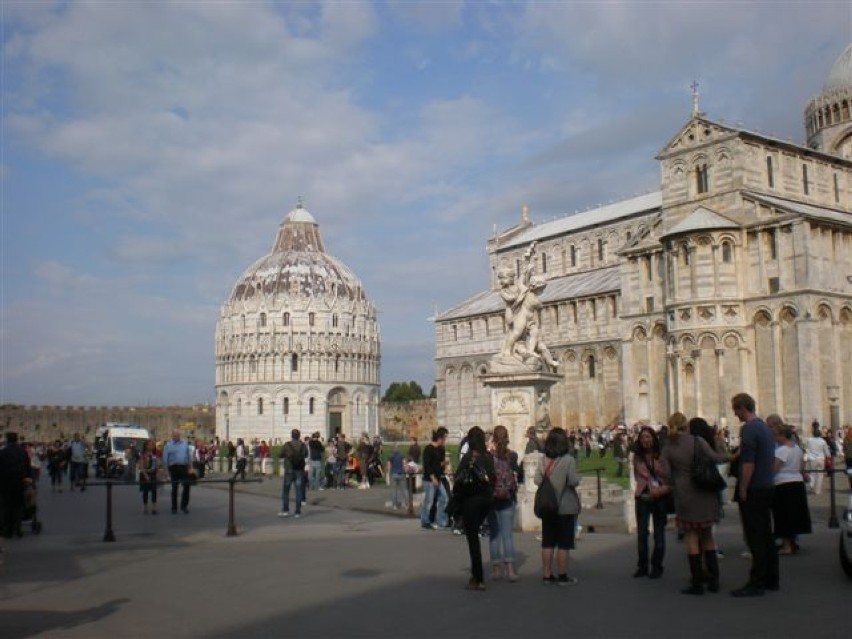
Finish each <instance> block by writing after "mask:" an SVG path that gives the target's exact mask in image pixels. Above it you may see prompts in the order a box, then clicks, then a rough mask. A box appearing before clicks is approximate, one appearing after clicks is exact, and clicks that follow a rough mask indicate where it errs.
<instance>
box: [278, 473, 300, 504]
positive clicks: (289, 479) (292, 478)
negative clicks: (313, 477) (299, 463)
mask: <svg viewBox="0 0 852 639" xmlns="http://www.w3.org/2000/svg"><path fill="white" fill-rule="evenodd" d="M304 478H305V473H304V471H301V470H295V471H294V470H286V471H284V484H283V485H282V487H281V510H282V511H284V512H285V513H287V512H290V486H292V485H293V484H295V485H296V514H297V515H299V514H301V512H302V484H303V480H304Z"/></svg>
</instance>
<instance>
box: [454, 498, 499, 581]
mask: <svg viewBox="0 0 852 639" xmlns="http://www.w3.org/2000/svg"><path fill="white" fill-rule="evenodd" d="M492 506H493V501H492V500H491V499H489V498H487V497H468V498H467V499H465V500H464V504H463V505H462V522H463V525H464V535H465V537H467V549H468V551H470V575H471V578H472V579H473V580H474V581H485V577H484V576H483V574H482V549H481V548H480V544H479V527H480V526H482V522H483V521H485V517H486V516H487V515H488V511H489V510H491V508H492Z"/></svg>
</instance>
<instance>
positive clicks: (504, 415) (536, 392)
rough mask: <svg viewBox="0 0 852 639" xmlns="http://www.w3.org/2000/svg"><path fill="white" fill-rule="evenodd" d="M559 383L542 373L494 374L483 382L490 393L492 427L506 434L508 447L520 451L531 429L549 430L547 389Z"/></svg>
mask: <svg viewBox="0 0 852 639" xmlns="http://www.w3.org/2000/svg"><path fill="white" fill-rule="evenodd" d="M561 379H562V376H561V375H558V374H556V373H545V372H541V371H530V372H523V371H522V372H511V373H493V374H491V375H485V376H484V377H483V378H482V381H483V383H484V384H485V386H486V387H488V388H490V389H491V427H492V428H493V427H494V426H497V425H498V424H502V425H503V426H505V427H506V428H507V429H508V431H509V447H510V448H511V449H512V450H516V451H518V452H520V451H523V450H524V448H525V447H526V443H527V437H526V433H527V429H528V428H529V427H530V426H537V427H539V428H549V426H550V388H551V387H552V386H553V385H554V384H556V383H557V382H558V381H560V380H561Z"/></svg>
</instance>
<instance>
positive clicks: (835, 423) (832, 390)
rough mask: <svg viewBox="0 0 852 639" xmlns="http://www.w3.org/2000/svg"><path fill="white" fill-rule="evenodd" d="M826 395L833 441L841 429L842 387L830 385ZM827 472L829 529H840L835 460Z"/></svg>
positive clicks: (827, 468) (827, 387) (826, 388)
mask: <svg viewBox="0 0 852 639" xmlns="http://www.w3.org/2000/svg"><path fill="white" fill-rule="evenodd" d="M825 390H826V394H827V395H828V402H829V406H828V409H829V416H830V424H831V438H832V440H834V441H836V440H837V429H838V428H840V406H839V405H838V403H837V400H839V399H840V387H839V386H834V385H828V386H826V387H825ZM826 471H827V472H828V473H829V475H828V486H829V491H830V492H831V494H830V497H831V509H830V511H829V515H828V527H829V528H839V527H840V523H839V522H838V521H837V503H836V500H835V495H834V458H832V460H831V465H830V466H828V465H827V466H826Z"/></svg>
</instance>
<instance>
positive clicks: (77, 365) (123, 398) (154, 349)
mask: <svg viewBox="0 0 852 639" xmlns="http://www.w3.org/2000/svg"><path fill="white" fill-rule="evenodd" d="M0 22H2V47H3V49H2V121H1V122H0V124H1V125H2V138H0V403H20V404H60V405H149V404H150V405H163V404H194V403H204V402H211V403H212V402H213V401H214V398H215V391H214V372H215V358H214V333H215V328H216V319H217V315H218V313H219V309H220V306H221V304H222V303H223V302H224V301H225V299H226V298H227V297H228V295H229V293H230V290H231V288H232V286H233V285H234V283H235V282H236V280H237V279H238V277H239V275H240V274H241V273H242V271H243V270H244V269H245V268H247V267H248V266H249V265H250V264H251V263H252V262H253V261H254V260H256V259H257V258H259V257H261V256H263V255H265V254H267V253H268V252H269V251H270V249H271V247H272V242H273V240H274V239H275V234H276V231H277V228H278V225H279V224H280V222H281V221H282V220H283V217H284V216H285V215H286V214H287V212H288V211H290V210H291V209H292V208H294V206H295V205H296V202H297V200H298V198H299V197H302V198H303V200H304V205H305V208H307V209H308V210H309V211H310V212H311V213H312V214H313V216H314V217H315V218H316V219H317V221H318V223H319V224H320V229H321V232H322V234H323V239H324V240H325V244H326V249H327V251H328V252H329V253H331V254H333V255H335V256H336V257H338V258H340V259H341V260H342V261H343V262H344V263H346V264H347V265H348V266H349V267H350V268H351V269H352V270H353V271H354V272H355V273H356V274H357V275H358V276H359V277H360V278H361V280H362V282H363V284H364V287H365V289H366V292H367V295H368V296H369V297H371V298H372V299H373V300H374V302H375V304H376V306H377V308H378V311H379V322H380V326H381V333H382V370H381V377H382V383H383V387H386V386H387V385H388V384H390V383H391V382H393V381H400V380H412V379H413V380H416V381H417V382H418V383H419V384H420V385H421V386H422V387H423V388H424V389H426V390H428V389H429V388H430V387H431V386H432V384H433V383H434V356H435V344H434V324H433V322H432V321H431V319H430V318H431V317H433V316H434V313H435V310H436V309H438V310H439V311H441V310H447V309H449V308H451V307H453V306H455V305H457V304H459V303H461V302H462V301H464V300H465V299H467V298H468V297H470V296H471V295H473V294H475V293H477V292H479V291H481V290H483V289H485V288H487V286H488V281H489V279H488V278H489V276H488V261H487V255H486V251H485V246H486V242H487V240H488V238H489V236H490V235H491V234H492V232H493V229H494V228H495V227H496V228H498V229H504V228H507V227H510V226H512V225H514V224H516V223H517V222H518V221H519V220H520V215H521V213H520V211H521V207H522V206H523V205H525V204H526V205H528V206H529V209H530V216H531V218H532V220H533V221H534V222H543V221H548V220H550V219H553V218H554V217H563V216H565V215H571V214H573V213H574V212H576V211H578V210H584V209H587V208H589V207H591V206H594V205H597V204H601V203H607V202H609V201H613V200H619V199H623V198H626V197H630V196H632V195H635V194H637V193H644V192H647V191H651V190H656V189H658V188H659V184H660V174H659V166H658V163H657V162H656V161H655V160H654V156H655V154H656V153H657V152H658V151H660V149H661V148H662V147H663V146H664V145H665V144H666V142H667V141H668V140H669V139H670V138H671V137H672V136H673V135H674V134H675V133H677V131H678V130H679V128H680V127H681V126H682V125H683V124H685V123H686V121H687V120H688V118H689V116H690V113H691V104H692V98H691V90H690V85H691V84H692V82H693V81H697V82H698V84H699V93H700V99H701V110H702V111H704V112H705V113H706V114H707V116H708V117H709V118H710V119H715V120H723V121H724V122H727V123H730V124H742V125H743V126H744V127H746V128H749V129H752V130H757V131H762V132H764V133H767V134H772V135H775V136H777V137H781V138H783V139H791V140H793V141H795V142H802V141H803V138H804V132H803V125H802V113H803V110H804V107H805V105H806V103H807V101H808V100H809V99H810V98H811V97H813V96H815V95H816V94H818V93H819V92H820V90H821V88H822V85H823V83H824V81H825V78H826V77H827V75H828V72H829V70H830V69H831V65H832V63H833V62H834V60H835V58H836V57H837V56H838V55H839V54H840V53H841V52H842V51H843V49H844V48H845V47H846V45H847V44H848V43H849V42H850V41H852V3H850V2H848V1H845V2H830V1H820V2H811V1H808V2H784V3H779V2H765V3H761V2H710V3H701V2H665V3H663V2H657V3H655V2H641V3H640V2H588V3H585V2H497V1H484V0H483V1H479V2H462V1H455V0H448V1H440V0H437V1H436V0H433V1H429V2H413V1H401V0H386V1H383V2H366V1H364V2H358V1H348V2H317V3H314V2H290V3H275V2H239V3H237V2H227V1H223V2H212V1H211V2H139V3H136V2H132V1H122V2H104V1H101V2H39V1H37V0H28V1H27V2H16V1H14V0H3V1H2V4H0Z"/></svg>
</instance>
